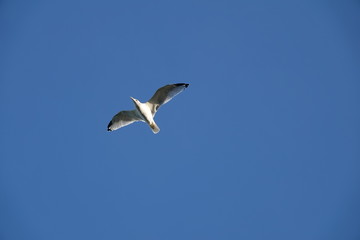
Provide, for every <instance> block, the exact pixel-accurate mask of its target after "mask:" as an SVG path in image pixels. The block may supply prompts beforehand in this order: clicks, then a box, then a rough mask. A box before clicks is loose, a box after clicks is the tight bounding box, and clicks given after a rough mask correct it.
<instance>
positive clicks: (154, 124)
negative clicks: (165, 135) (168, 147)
mask: <svg viewBox="0 0 360 240" xmlns="http://www.w3.org/2000/svg"><path fill="white" fill-rule="evenodd" d="M149 126H150V128H151V130H152V131H153V133H154V134H157V133H158V132H160V128H159V127H158V125H156V123H155V122H152V123H150V124H149Z"/></svg>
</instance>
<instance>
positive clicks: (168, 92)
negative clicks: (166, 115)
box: [146, 83, 189, 115]
mask: <svg viewBox="0 0 360 240" xmlns="http://www.w3.org/2000/svg"><path fill="white" fill-rule="evenodd" d="M188 86H189V84H187V83H176V84H170V85H166V86H164V87H161V88H159V89H158V90H157V91H156V92H155V94H154V95H153V96H152V97H151V98H150V100H149V101H148V102H147V103H146V104H147V105H148V106H149V108H150V110H151V112H152V114H153V115H155V113H156V112H157V110H158V109H159V107H160V106H161V105H163V104H165V103H167V102H169V101H170V100H171V99H173V98H174V97H175V96H176V95H178V94H179V93H181V92H182V91H184V89H185V88H187V87H188Z"/></svg>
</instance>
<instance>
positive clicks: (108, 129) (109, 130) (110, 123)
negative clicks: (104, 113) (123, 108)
mask: <svg viewBox="0 0 360 240" xmlns="http://www.w3.org/2000/svg"><path fill="white" fill-rule="evenodd" d="M111 125H112V120H111V121H110V122H109V124H108V126H107V131H108V132H111V131H112V130H111V128H110V126H111Z"/></svg>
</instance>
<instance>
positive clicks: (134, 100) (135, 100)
mask: <svg viewBox="0 0 360 240" xmlns="http://www.w3.org/2000/svg"><path fill="white" fill-rule="evenodd" d="M130 98H131V100H133V102H134V104H135V106H137V105H139V104H140V101H139V100H137V99H136V98H133V97H130Z"/></svg>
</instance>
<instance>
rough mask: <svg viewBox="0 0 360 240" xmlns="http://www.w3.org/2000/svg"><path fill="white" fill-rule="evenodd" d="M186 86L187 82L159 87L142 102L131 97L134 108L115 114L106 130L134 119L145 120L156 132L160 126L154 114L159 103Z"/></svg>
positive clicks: (165, 101)
mask: <svg viewBox="0 0 360 240" xmlns="http://www.w3.org/2000/svg"><path fill="white" fill-rule="evenodd" d="M188 86H189V84H187V83H177V84H170V85H166V86H164V87H161V88H159V89H158V90H157V91H156V92H155V94H154V95H153V96H152V98H151V99H150V100H149V101H148V102H146V103H142V102H140V101H139V100H137V99H135V98H133V97H131V99H132V100H133V102H134V104H135V109H134V110H131V111H121V112H119V113H118V114H116V115H115V116H114V117H113V118H112V120H111V121H110V123H109V125H108V131H114V130H116V129H119V128H121V127H124V126H127V125H129V124H131V123H133V122H136V121H142V122H146V123H147V124H148V125H149V126H150V128H151V130H152V131H153V133H155V134H156V133H158V132H159V131H160V128H159V127H158V126H157V124H156V123H155V121H154V116H155V114H156V112H157V110H158V109H159V107H160V106H161V105H163V104H165V103H167V102H168V101H170V100H171V99H172V98H173V97H175V96H176V95H177V94H179V93H180V92H182V91H183V90H184V89H185V88H187V87H188Z"/></svg>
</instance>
